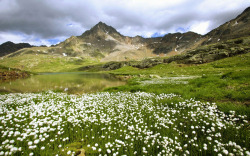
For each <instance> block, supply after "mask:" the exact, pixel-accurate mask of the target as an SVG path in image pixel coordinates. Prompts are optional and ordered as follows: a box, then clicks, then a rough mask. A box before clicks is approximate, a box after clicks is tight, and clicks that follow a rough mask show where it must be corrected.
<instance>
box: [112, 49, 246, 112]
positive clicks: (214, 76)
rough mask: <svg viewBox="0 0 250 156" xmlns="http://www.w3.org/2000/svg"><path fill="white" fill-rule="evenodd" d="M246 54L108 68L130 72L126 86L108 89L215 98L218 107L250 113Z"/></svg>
mask: <svg viewBox="0 0 250 156" xmlns="http://www.w3.org/2000/svg"><path fill="white" fill-rule="evenodd" d="M249 69H250V54H249V53H248V54H243V55H238V56H235V57H230V58H226V59H222V60H219V61H215V62H212V63H207V64H201V65H182V64H176V63H170V64H160V65H157V66H154V67H152V68H148V69H137V68H133V67H130V66H126V67H123V68H120V69H118V70H114V71H109V73H112V74H115V75H123V76H124V75H130V76H132V77H133V78H132V79H130V80H129V83H128V84H127V85H126V86H120V87H114V88H110V89H107V90H108V91H131V92H135V91H144V92H153V93H156V94H161V93H174V94H178V95H181V96H182V97H184V98H195V99H197V100H202V101H210V102H216V103H217V105H218V106H219V107H220V109H221V110H223V111H225V112H228V111H229V110H235V111H236V112H237V113H239V114H245V115H248V116H249V114H250V107H249V105H250V103H249V101H250V86H249V82H250V70H249Z"/></svg>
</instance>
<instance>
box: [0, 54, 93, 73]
mask: <svg viewBox="0 0 250 156" xmlns="http://www.w3.org/2000/svg"><path fill="white" fill-rule="evenodd" d="M96 63H97V61H94V60H90V59H82V58H75V57H63V56H53V55H44V54H38V55H35V54H25V55H19V56H16V57H8V58H4V59H3V60H1V62H0V65H2V66H6V67H11V68H17V69H20V70H25V71H30V72H69V71H78V68H79V67H82V66H86V65H92V64H96Z"/></svg>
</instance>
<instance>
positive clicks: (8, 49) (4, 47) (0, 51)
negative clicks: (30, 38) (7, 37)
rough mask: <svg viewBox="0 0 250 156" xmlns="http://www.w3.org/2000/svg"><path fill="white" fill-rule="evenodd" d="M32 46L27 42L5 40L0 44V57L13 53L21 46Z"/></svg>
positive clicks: (21, 47)
mask: <svg viewBox="0 0 250 156" xmlns="http://www.w3.org/2000/svg"><path fill="white" fill-rule="evenodd" d="M30 47H32V46H31V45H30V44H29V43H18V44H15V43H13V42H11V41H8V42H5V43H3V44H1V45H0V57H2V56H5V55H8V54H10V53H13V52H15V51H18V50H20V49H23V48H30Z"/></svg>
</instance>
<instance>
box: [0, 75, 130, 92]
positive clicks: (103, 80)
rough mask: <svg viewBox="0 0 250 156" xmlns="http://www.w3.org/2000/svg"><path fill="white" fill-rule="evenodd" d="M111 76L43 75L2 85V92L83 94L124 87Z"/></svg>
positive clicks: (122, 82) (122, 83)
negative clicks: (50, 91) (49, 91)
mask: <svg viewBox="0 0 250 156" xmlns="http://www.w3.org/2000/svg"><path fill="white" fill-rule="evenodd" d="M125 83H126V82H124V81H120V80H118V79H116V78H114V77H113V76H112V75H109V74H96V73H43V74H40V75H33V76H31V77H29V78H27V79H18V80H15V81H10V82H2V83H0V92H14V93H30V92H42V91H48V90H52V91H61V92H66V93H70V94H76V93H79V94H82V93H91V92H97V91H101V90H103V89H104V88H107V87H115V86H120V85H124V84H125Z"/></svg>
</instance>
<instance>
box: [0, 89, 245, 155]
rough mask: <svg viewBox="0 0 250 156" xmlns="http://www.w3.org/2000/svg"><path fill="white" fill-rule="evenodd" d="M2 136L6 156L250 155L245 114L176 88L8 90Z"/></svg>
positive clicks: (1, 112) (1, 101) (0, 101)
mask: <svg viewBox="0 0 250 156" xmlns="http://www.w3.org/2000/svg"><path fill="white" fill-rule="evenodd" d="M0 135H1V139H0V150H1V151H0V155H29V156H32V155H78V154H80V153H81V150H82V149H84V150H85V151H86V155H250V152H249V148H250V144H249V142H250V141H249V138H250V133H249V122H248V120H247V116H246V115H236V114H235V112H234V111H230V112H229V113H228V114H225V113H224V112H222V111H220V110H218V109H217V105H216V104H215V103H209V102H201V101H197V100H195V99H193V98H191V99H184V98H182V97H181V96H179V95H176V94H158V95H157V94H154V93H145V92H136V93H129V92H116V93H109V92H99V93H96V94H83V95H68V94H63V93H53V92H44V93H25V94H20V93H15V94H14V93H11V94H3V95H0Z"/></svg>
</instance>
